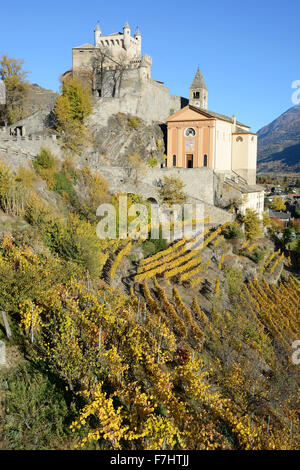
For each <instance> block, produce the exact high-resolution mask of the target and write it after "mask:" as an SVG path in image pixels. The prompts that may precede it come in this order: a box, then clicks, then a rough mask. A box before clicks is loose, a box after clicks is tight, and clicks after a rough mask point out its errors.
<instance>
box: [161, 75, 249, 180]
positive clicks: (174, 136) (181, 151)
mask: <svg viewBox="0 0 300 470" xmlns="http://www.w3.org/2000/svg"><path fill="white" fill-rule="evenodd" d="M207 98H208V94H207V87H206V84H205V82H204V79H203V76H202V74H201V72H200V69H199V68H198V70H197V73H196V75H195V78H194V80H193V82H192V84H191V87H190V100H189V105H187V106H186V107H184V108H182V109H180V110H179V111H177V112H176V113H175V114H173V115H172V116H170V117H169V118H167V127H168V150H167V156H168V159H167V166H168V167H169V168H172V167H177V168H210V169H213V170H214V171H215V172H216V173H224V174H226V173H228V174H230V173H232V172H234V173H237V174H238V175H239V176H240V177H241V178H243V179H244V180H245V181H246V182H247V184H249V185H255V184H256V162H257V135H256V134H255V133H253V132H251V131H250V127H249V126H247V125H246V124H242V123H241V122H238V121H237V120H236V118H235V116H232V117H228V116H225V115H223V114H219V113H216V112H214V111H209V110H208V109H207Z"/></svg>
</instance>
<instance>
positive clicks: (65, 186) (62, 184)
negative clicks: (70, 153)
mask: <svg viewBox="0 0 300 470" xmlns="http://www.w3.org/2000/svg"><path fill="white" fill-rule="evenodd" d="M53 178H54V187H53V191H54V192H55V193H57V194H59V195H60V196H63V195H64V194H67V195H68V199H69V201H70V203H71V204H72V205H73V206H76V205H78V197H77V194H76V191H75V189H74V187H73V184H72V181H71V180H70V179H69V178H68V177H67V176H66V174H65V173H54V175H53Z"/></svg>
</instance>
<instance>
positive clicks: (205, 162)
mask: <svg viewBox="0 0 300 470" xmlns="http://www.w3.org/2000/svg"><path fill="white" fill-rule="evenodd" d="M207 165H208V157H207V155H206V154H205V155H204V157H203V166H205V167H207Z"/></svg>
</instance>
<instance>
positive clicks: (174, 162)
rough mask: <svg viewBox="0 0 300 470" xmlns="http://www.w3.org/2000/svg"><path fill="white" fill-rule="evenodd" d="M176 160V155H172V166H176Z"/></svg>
mask: <svg viewBox="0 0 300 470" xmlns="http://www.w3.org/2000/svg"><path fill="white" fill-rule="evenodd" d="M176 164H177V162H176V155H173V166H176Z"/></svg>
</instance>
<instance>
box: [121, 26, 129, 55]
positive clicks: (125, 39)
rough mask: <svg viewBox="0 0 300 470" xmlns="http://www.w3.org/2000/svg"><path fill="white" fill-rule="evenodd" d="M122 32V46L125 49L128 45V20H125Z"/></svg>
mask: <svg viewBox="0 0 300 470" xmlns="http://www.w3.org/2000/svg"><path fill="white" fill-rule="evenodd" d="M123 32H124V48H125V50H126V51H127V50H128V49H129V47H130V26H129V24H128V21H126V23H125V25H124V27H123Z"/></svg>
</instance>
